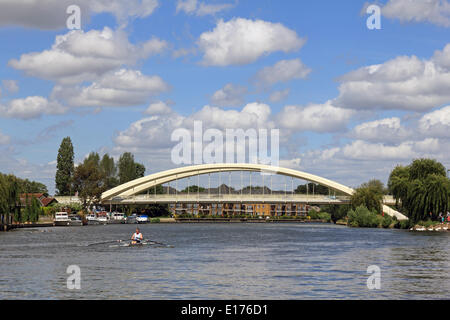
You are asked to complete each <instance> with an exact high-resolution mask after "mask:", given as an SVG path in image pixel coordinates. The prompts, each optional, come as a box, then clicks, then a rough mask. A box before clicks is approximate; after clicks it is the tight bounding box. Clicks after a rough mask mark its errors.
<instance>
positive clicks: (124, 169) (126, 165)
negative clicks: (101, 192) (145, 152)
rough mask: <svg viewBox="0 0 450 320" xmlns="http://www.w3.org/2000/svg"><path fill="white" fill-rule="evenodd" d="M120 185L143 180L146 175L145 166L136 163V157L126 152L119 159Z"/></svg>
mask: <svg viewBox="0 0 450 320" xmlns="http://www.w3.org/2000/svg"><path fill="white" fill-rule="evenodd" d="M118 167H119V183H120V184H124V183H127V182H129V181H132V180H135V179H137V178H142V177H143V176H144V174H145V167H144V165H143V164H140V163H136V162H135V161H134V156H133V154H131V153H130V152H125V153H124V154H122V155H121V156H120V158H119V162H118Z"/></svg>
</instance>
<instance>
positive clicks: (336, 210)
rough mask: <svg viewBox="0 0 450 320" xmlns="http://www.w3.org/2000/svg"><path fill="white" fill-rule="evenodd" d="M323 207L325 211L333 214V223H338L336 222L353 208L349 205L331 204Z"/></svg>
mask: <svg viewBox="0 0 450 320" xmlns="http://www.w3.org/2000/svg"><path fill="white" fill-rule="evenodd" d="M321 209H322V210H323V211H325V212H329V213H330V215H331V221H333V223H334V224H336V222H338V221H339V220H341V219H344V218H345V217H346V216H347V212H348V211H349V210H350V209H351V208H350V206H348V205H337V204H330V205H326V206H323V207H321Z"/></svg>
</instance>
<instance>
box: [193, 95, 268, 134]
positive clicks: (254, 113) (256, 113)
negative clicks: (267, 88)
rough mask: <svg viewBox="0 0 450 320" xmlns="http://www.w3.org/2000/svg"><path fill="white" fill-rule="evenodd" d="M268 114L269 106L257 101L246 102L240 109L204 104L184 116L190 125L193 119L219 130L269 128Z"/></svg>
mask: <svg viewBox="0 0 450 320" xmlns="http://www.w3.org/2000/svg"><path fill="white" fill-rule="evenodd" d="M270 115H271V108H270V106H268V105H266V104H262V103H257V102H254V103H249V104H247V105H246V106H245V107H244V108H242V110H241V111H239V110H224V109H221V108H217V107H210V106H205V107H203V108H202V109H201V110H200V111H198V112H196V113H194V114H192V115H191V116H189V117H188V118H186V120H185V123H186V126H188V127H192V124H193V122H194V121H203V123H204V124H205V125H207V126H208V127H210V128H217V129H221V130H222V129H240V128H242V129H248V128H254V129H257V128H270V127H272V126H273V123H272V122H271V121H270Z"/></svg>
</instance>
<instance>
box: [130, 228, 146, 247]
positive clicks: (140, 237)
mask: <svg viewBox="0 0 450 320" xmlns="http://www.w3.org/2000/svg"><path fill="white" fill-rule="evenodd" d="M142 240H144V236H143V235H142V233H141V231H140V230H139V228H136V232H135V233H134V234H133V235H132V236H131V243H132V244H138V243H141V241H142Z"/></svg>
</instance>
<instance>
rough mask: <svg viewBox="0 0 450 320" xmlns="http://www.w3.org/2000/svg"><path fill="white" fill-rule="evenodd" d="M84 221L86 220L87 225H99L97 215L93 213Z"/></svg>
mask: <svg viewBox="0 0 450 320" xmlns="http://www.w3.org/2000/svg"><path fill="white" fill-rule="evenodd" d="M86 219H87V223H88V224H89V225H96V224H99V221H98V218H97V215H96V214H95V213H90V214H88V215H87V217H86Z"/></svg>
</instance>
